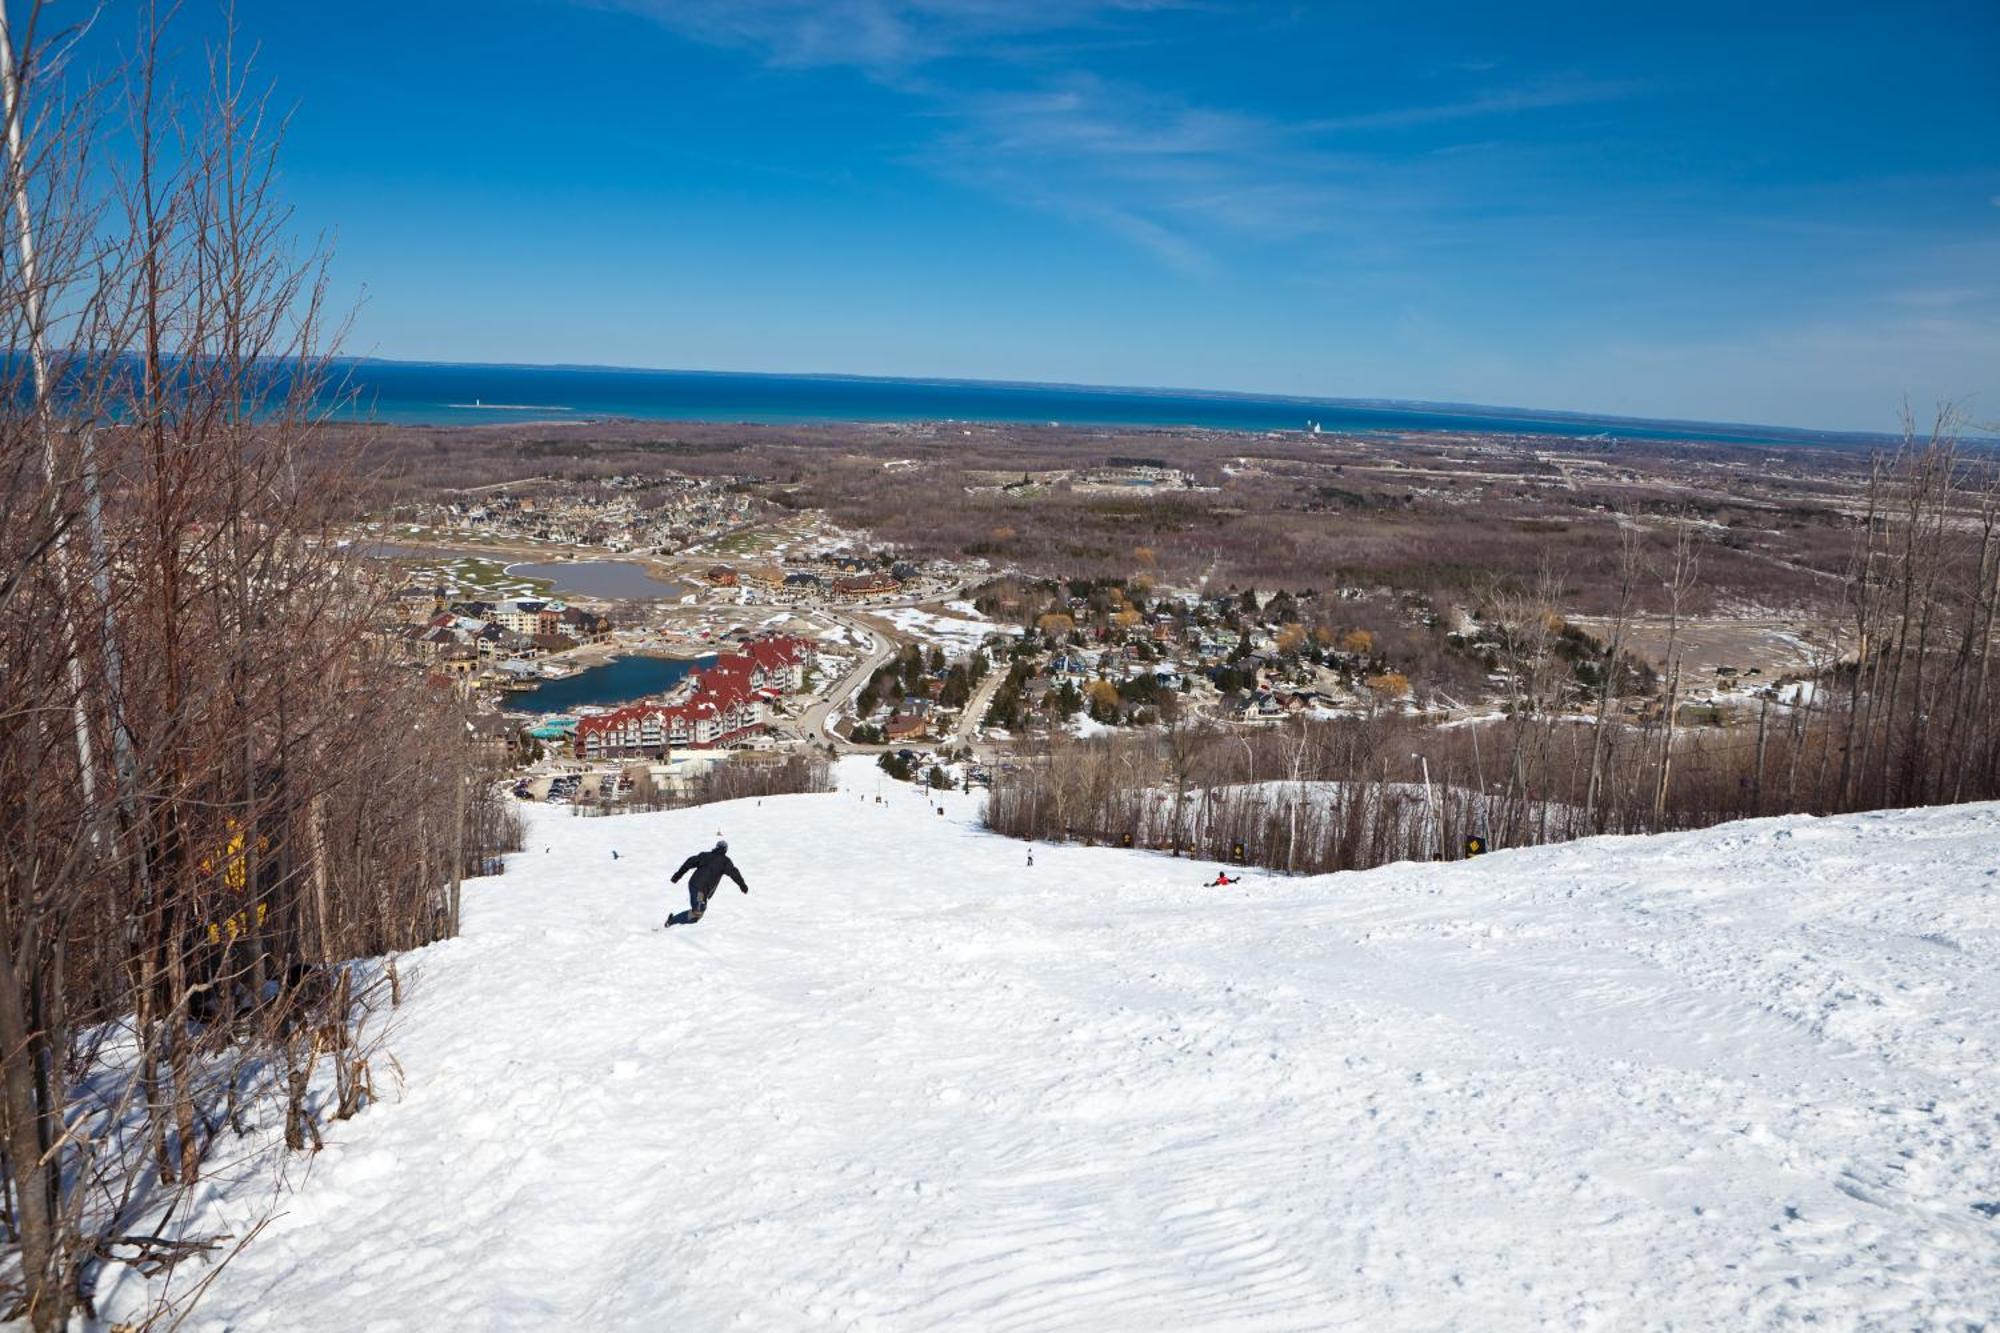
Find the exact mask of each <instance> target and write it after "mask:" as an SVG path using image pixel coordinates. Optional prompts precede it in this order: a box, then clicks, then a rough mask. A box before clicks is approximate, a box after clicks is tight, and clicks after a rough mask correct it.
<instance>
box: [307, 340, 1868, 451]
mask: <svg viewBox="0 0 2000 1333" xmlns="http://www.w3.org/2000/svg"><path fill="white" fill-rule="evenodd" d="M334 379H335V381H336V386H335V392H337V393H338V395H339V401H335V402H329V404H328V408H329V411H330V414H331V415H332V416H333V417H335V418H336V419H340V418H346V419H349V420H355V421H372V422H375V423H379V424H383V425H406V426H413V427H427V428H448V427H451V426H456V425H474V424H477V423H479V422H481V421H487V420H491V419H492V418H493V417H494V416H495V415H496V414H497V415H504V416H507V417H508V418H510V419H512V420H517V421H522V422H524V423H526V422H529V421H532V420H534V419H535V418H536V417H538V416H539V417H542V418H545V419H548V420H549V421H550V424H551V425H554V424H557V423H558V422H564V423H573V422H576V421H578V420H582V419H595V420H631V421H644V422H658V423H676V422H678V423H687V424H693V423H708V424H745V425H748V424H756V425H770V426H806V425H815V426H818V425H858V426H867V427H893V426H896V425H929V426H934V427H935V426H946V427H949V426H963V427H966V428H973V427H981V426H994V427H1004V426H1014V427H1022V428H1037V429H1044V428H1051V427H1054V428H1070V429H1082V430H1133V431H1147V430H1155V431H1157V430H1166V431H1226V432H1230V433H1237V434H1267V433H1284V434H1290V435H1300V434H1311V433H1313V432H1314V431H1315V430H1318V431H1320V432H1322V433H1325V434H1329V435H1343V434H1365V433H1387V434H1484V435H1540V436H1553V437H1558V438H1566V439H1571V440H1602V441H1604V442H1606V443H1611V442H1615V441H1617V440H1620V439H1630V440H1650V441H1664V442H1686V443H1717V444H1742V445H1753V446H1754V445H1770V446H1780V447H1782V446H1787V445H1816V444H1824V445H1836V446H1850V447H1851V446H1856V445H1860V446H1867V447H1882V446H1886V445H1892V444H1893V443H1894V442H1895V438H1896V437H1894V436H1893V435H1889V434H1886V433H1879V432H1865V431H1852V430H1847V431H1841V430H1814V429H1809V428H1798V427H1791V426H1764V425H1756V424H1745V423H1735V422H1703V421H1691V420H1686V419H1652V418H1638V417H1630V416H1623V415H1614V414H1594V413H1580V412H1573V411H1568V410H1558V409H1542V410H1536V409H1524V408H1514V407H1489V406H1483V405H1473V404H1458V403H1430V402H1416V401H1408V400H1392V399H1380V398H1306V397H1299V396H1296V395H1288V394H1261V395H1260V394H1253V393H1242V392H1236V391H1224V390H1200V389H1139V388H1125V387H1119V386H1084V385H1065V384H1034V383H1024V382H1020V381H982V380H956V379H901V378H889V377H878V378H871V377H863V376H844V375H784V374H771V373H762V372H746V371H687V370H628V369H618V368H599V367H577V366H510V365H480V364H458V363H444V362H404V361H383V360H365V361H344V362H337V363H336V364H335V370H334Z"/></svg>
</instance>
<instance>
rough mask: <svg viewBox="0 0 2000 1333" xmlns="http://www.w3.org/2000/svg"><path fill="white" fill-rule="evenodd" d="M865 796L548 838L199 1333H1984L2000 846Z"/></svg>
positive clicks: (442, 976)
mask: <svg viewBox="0 0 2000 1333" xmlns="http://www.w3.org/2000/svg"><path fill="white" fill-rule="evenodd" d="M842 775H843V779H844V781H845V782H847V783H848V784H849V785H848V787H847V789H845V790H843V791H841V792H839V793H836V794H829V795H818V796H797V797H784V798H766V799H765V800H763V801H762V802H761V803H759V802H753V801H743V802H735V803H732V804H729V805H724V806H711V807H706V808H702V809H697V810H691V811H676V812H667V813H662V814H651V815H628V816H622V817H617V818H608V819H589V820H585V819H573V818H568V817H565V816H562V815H559V814H556V813H553V812H545V811H539V810H537V811H534V812H532V814H531V816H530V818H531V819H532V821H533V822H532V825H531V830H530V834H529V837H530V846H529V849H528V851H527V852H525V853H523V854H521V855H518V856H515V857H513V858H511V860H510V864H509V871H508V873H507V874H506V875H505V876H502V877H499V878H495V879H490V880H481V881H473V882H471V883H469V884H468V885H467V888H466V930H465V934H464V936H463V937H462V938H460V939H458V940H455V941H451V942H448V943H445V944H441V945H437V946H434V947H432V948H429V949H426V950H423V951H421V952H419V953H415V954H411V955H407V956H406V957H405V958H404V960H403V970H404V975H405V977H406V978H408V980H409V988H410V995H409V998H408V1000H407V1001H406V1004H405V1006H404V1008H403V1010H402V1011H401V1014H400V1020H399V1029H398V1031H397V1032H396V1033H395V1036H394V1039H393V1050H394V1053H395V1056H396V1059H397V1062H398V1063H399V1065H400V1067H401V1069H402V1071H403V1072H404V1074H405V1076H406V1081H405V1082H404V1083H403V1086H402V1088H401V1091H400V1094H395V1095H392V1096H391V1097H390V1098H389V1099H388V1100H385V1101H384V1102H382V1103H380V1104H378V1105H376V1106H374V1107H372V1108H370V1109H369V1110H367V1111H365V1112H364V1113H363V1114H361V1115H360V1116H359V1117H357V1118H356V1119H354V1120H352V1121H350V1122H347V1123H344V1124H336V1125H334V1126H333V1127H332V1131H331V1139H332V1142H331V1146H330V1147H329V1148H328V1150H327V1151H326V1152H325V1153H324V1154H322V1155H321V1156H320V1157H319V1158H318V1159H317V1161H316V1162H315V1163H314V1164H313V1166H312V1168H311V1170H310V1172H309V1173H308V1172H294V1179H293V1182H292V1184H291V1186H290V1188H289V1192H288V1193H287V1194H286V1195H285V1197H284V1198H283V1199H282V1204H281V1206H282V1213H281V1215H280V1216H279V1217H278V1218H277V1219H276V1220H275V1221H274V1222H273V1223H272V1224H271V1225H270V1227H269V1228H268V1229H267V1230H266V1231H265V1232H264V1233H263V1234H262V1235H261V1236H259V1237H258V1238H257V1239H256V1240H255V1241H254V1242H253V1243H252V1244H251V1245H250V1246H249V1248H248V1249H247V1250H246V1251H245V1253H244V1254H243V1255H242V1256H241V1257H240V1258H239V1259H238V1260H237V1261H236V1262H235V1263H234V1264H233V1265H232V1266H231V1267H229V1268H228V1269H227V1270H225V1271H224V1272H223V1274H222V1276H221V1277H220V1279H219V1280H218V1281H217V1283H216V1285H215V1287H214V1289H213V1291H212V1292H211V1294H210V1297H209V1299H208V1301H207V1302H206V1303H205V1304H204V1305H202V1306H201V1307H200V1309H199V1311H198V1313H197V1315H196V1317H195V1318H194V1319H193V1320H192V1321H191V1322H190V1324H189V1325H188V1327H191V1328H198V1329H212V1330H222V1329H230V1330H250V1329H283V1330H288V1331H291V1330H302V1331H313V1330H327V1331H329V1333H331V1331H332V1330H342V1331H343V1333H344V1331H345V1330H350V1329H355V1328H369V1329H380V1330H397V1329H409V1330H422V1331H423V1333H431V1331H433V1330H438V1329H452V1330H485V1329H537V1330H547V1329H593V1330H594V1329H663V1328H667V1329H718V1328H732V1327H734V1328H754V1329H759V1330H772V1329H800V1328H853V1329H922V1328H953V1327H960V1328H1005V1329H1071V1328H1101V1329H1149V1330H1150V1329H1161V1328H1173V1329H1184V1328H1205V1329H1258V1330H1263V1329H1320V1328H1327V1327H1330V1326H1342V1327H1347V1326H1351V1327H1356V1328H1381V1327H1389V1326H1395V1327H1411V1328H1436V1327H1461V1328H1479V1329H1512V1328H1541V1327H1562V1328H1577V1327H1598V1328H1630V1327H1638V1326H1674V1327H1680V1328H1715V1329H1741V1328H1753V1327H1771V1326H1774V1325H1777V1326H1789V1325H1793V1324H1805V1323H1818V1324H1824V1325H1827V1326H1832V1327H1855V1326H1868V1327H1896V1328H1915V1327H1952V1326H1961V1325H1962V1326H1971V1325H1974V1324H1977V1323H1978V1322H1980V1321H1982V1320H1990V1319H1991V1318H1992V1317H1993V1315H1994V1310H1995V1300H1996V1290H2000V1288H1996V1275H2000V1218H1996V1217H1995V1215H1994V1214H1995V1213H1996V1212H2000V1152H1996V1151H1995V1149H1996V1144H1995V1138H1996V1130H1997V1129H2000V1079H1996V1078H1995V1073H1994V1071H1995V1068H1996V1057H1997V1056H2000V1049H1996V1043H2000V870H1996V868H1995V867H1996V860H2000V857H1996V852H1995V848H1996V846H2000V806H1995V805H1984V806H1970V807H1959V808H1954V809H1942V810H1927V811H1914V812H1905V813H1893V814H1882V815H1866V816H1854V817H1846V818H1839V819H1825V820H1814V819H1809V818H1789V819H1777V820H1764V821H1758V822H1754V823H1746V824H1738V825H1731V826H1726V827H1723V828H1718V829H1714V830H1709V831H1706V832H1701V833H1693V834H1683V835H1676V836H1671V837H1660V838H1650V839H1643V838H1620V839H1596V840H1592V841H1588V842H1582V843H1575V844H1570V845H1568V846H1563V847H1555V848H1543V849H1536V850H1525V851H1514V852H1497V853H1494V854H1492V855H1489V856H1486V857H1484V858H1481V859H1480V860H1478V861H1476V862H1470V863H1453V864H1446V865H1397V866H1389V867H1384V868H1382V869H1380V870H1376V871H1371V872H1367V873H1363V874H1348V875H1338V876H1327V877H1319V878H1304V879H1294V880H1287V879H1285V878H1283V877H1280V876H1275V875H1269V874H1264V873H1260V872H1256V871H1249V872H1246V873H1245V874H1244V878H1243V881H1242V883H1241V884H1240V885H1238V886H1236V887H1234V888H1230V889H1221V890H1216V889H1204V888H1202V887H1200V885H1201V884H1202V882H1203V881H1204V880H1207V879H1209V878H1211V877H1212V875H1213V867H1212V866H1210V865H1206V864H1191V863H1188V862H1183V861H1176V860H1172V859H1168V858H1165V857H1161V856H1158V855H1151V854H1146V853H1141V852H1124V851H1117V850H1111V849H1085V848H1080V847H1071V846H1063V847H1038V848H1036V849H1035V855H1034V865H1033V866H1032V868H1030V867H1029V866H1027V865H1026V864H1025V861H1026V849H1025V848H1024V846H1023V845H1022V844H1021V843H1019V842H1014V841H1008V840H1003V839H999V838H995V837H993V836H991V835H988V834H986V833H984V832H983V831H981V830H980V829H979V827H978V823H977V812H978V806H979V802H980V800H981V798H980V797H979V796H977V795H973V796H965V795H961V794H958V793H953V792H941V793H937V794H935V795H933V796H928V797H927V796H926V795H924V794H921V793H919V792H917V791H916V790H915V789H913V788H909V787H906V786H902V785H900V784H895V783H888V784H884V783H882V780H881V775H880V774H879V773H878V772H876V771H875V769H874V768H873V767H872V766H870V765H868V764H867V763H866V761H859V762H857V761H848V762H847V763H845V764H843V766H842ZM882 790H886V799H885V801H884V802H883V803H877V801H876V795H877V792H878V791H882ZM940 808H941V809H942V810H943V811H944V813H943V815H942V816H941V815H939V814H938V813H937V811H938V809H940ZM718 833H721V834H723V835H725V836H727V837H728V838H729V840H730V845H731V851H732V855H733V856H734V857H735V858H736V860H737V863H738V864H739V865H740V866H741V867H742V868H743V871H744V873H745V875H746V876H747V878H748V880H749V883H750V886H751V889H752V892H751V894H750V896H748V897H747V898H746V897H742V896H740V895H738V894H737V893H736V892H734V890H733V887H732V886H730V885H728V884H727V883H725V885H724V887H723V892H722V894H721V895H720V897H719V898H718V900H717V901H716V902H715V903H714V905H713V906H712V907H711V908H710V910H709V913H708V916H707V918H706V920H704V921H703V922H702V923H701V924H700V925H698V926H696V927H693V928H686V929H676V930H672V931H667V932H664V933H661V932H659V931H657V930H655V929H654V927H656V926H657V924H658V923H659V921H660V920H661V919H663V918H664V917H665V916H666V915H667V913H668V912H669V911H670V910H673V909H675V908H676V907H679V906H682V905H684V899H679V898H678V896H677V894H676V892H675V891H674V890H672V889H671V888H669V887H668V886H667V885H666V884H665V882H664V881H665V879H666V875H667V874H668V873H669V872H670V871H671V869H672V868H673V867H674V866H676V865H678V864H679V862H680V860H681V858H682V857H683V856H685V855H686V854H687V853H688V852H689V851H691V850H694V849H696V848H699V847H703V846H706V845H708V844H709V843H710V842H712V841H713V840H714V838H715V837H716V835H717V834H718ZM544 848H546V849H547V850H546V851H544ZM614 848H615V849H616V850H617V851H618V852H619V853H620V856H619V858H618V859H617V860H615V861H614V860H613V859H612V857H611V852H612V850H613V849H614ZM250 1203H251V1200H249V1199H247V1198H244V1199H235V1200H231V1199H224V1198H217V1199H214V1200H212V1201H211V1204H210V1211H209V1212H208V1214H207V1215H206V1217H205V1219H203V1220H207V1221H219V1220H223V1219H229V1218H232V1217H233V1218H234V1219H235V1220H236V1221H237V1222H239V1223H240V1220H241V1215H242V1212H243V1210H244V1209H247V1208H248V1207H249V1206H250ZM232 1208H233V1209H235V1210H236V1211H235V1212H234V1213H233V1214H232V1213H231V1211H230V1210H231V1209H232ZM113 1304H114V1306H115V1304H116V1302H114V1303H113ZM104 1313H105V1314H106V1315H107V1316H109V1317H117V1313H118V1312H117V1310H116V1309H115V1308H112V1309H106V1310H105V1311H104Z"/></svg>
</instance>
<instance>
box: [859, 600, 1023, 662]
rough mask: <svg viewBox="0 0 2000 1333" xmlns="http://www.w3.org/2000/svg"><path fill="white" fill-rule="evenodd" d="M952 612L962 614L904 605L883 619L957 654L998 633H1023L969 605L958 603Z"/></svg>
mask: <svg viewBox="0 0 2000 1333" xmlns="http://www.w3.org/2000/svg"><path fill="white" fill-rule="evenodd" d="M951 609H952V610H954V611H958V612H959V613H960V614H958V615H953V616H946V615H939V614H938V613H937V612H935V611H919V610H917V609H916V608H915V607H908V606H904V607H897V608H895V609H893V610H889V611H884V612H881V616H882V618H883V619H884V620H887V621H888V622H889V623H890V624H892V625H894V626H895V627H896V628H897V629H900V630H902V631H903V632H904V633H906V634H908V635H910V636H911V637H913V638H917V639H921V640H922V641H923V642H925V643H934V644H936V645H938V646H939V647H940V648H942V649H944V650H945V652H946V653H948V654H953V655H958V654H964V653H969V652H971V651H972V650H973V649H975V648H979V647H982V646H983V645H984V644H985V643H986V640H987V639H988V638H989V637H990V636H992V635H994V634H1010V635H1014V634H1019V633H1020V632H1021V630H1020V627H1019V626H1015V625H1002V624H1000V623H999V622H998V621H993V620H988V619H986V617H984V616H982V615H980V614H979V612H978V611H977V610H976V609H974V608H973V606H972V605H971V604H970V603H968V602H954V603H952V604H951Z"/></svg>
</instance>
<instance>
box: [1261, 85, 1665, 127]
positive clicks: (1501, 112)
mask: <svg viewBox="0 0 2000 1333" xmlns="http://www.w3.org/2000/svg"><path fill="white" fill-rule="evenodd" d="M1637 91H1638V85H1637V84H1634V83H1631V82H1628V81H1622V80H1604V79H1567V80H1557V81H1553V82H1546V83H1539V84H1534V85H1530V86H1527V87H1521V88H1502V89H1498V90H1496V91H1493V92H1488V93H1482V94H1480V95H1479V96H1476V97H1465V98H1459V99H1456V100H1453V101H1446V102H1432V103H1428V104H1425V105H1419V106H1402V107H1391V108H1388V109H1386V110H1382V111H1367V112H1362V113H1360V114H1358V115H1351V116H1330V117H1326V118H1323V119H1320V120H1313V121H1308V122H1307V123H1306V124H1305V125H1303V126H1302V127H1301V128H1302V129H1305V130H1309V131H1313V132H1316V133H1342V132H1351V131H1361V130H1403V129H1415V128H1418V127H1420V126H1424V125H1441V124H1446V123H1449V122H1451V121H1460V120H1478V119H1482V118H1485V117H1489V116H1508V115H1517V114H1519V113H1521V112H1525V111H1542V110H1549V109H1552V108H1556V107H1571V106H1583V105H1586V104H1589V103H1592V102H1612V101H1617V100H1619V99H1622V98H1626V97H1630V96H1632V95H1633V94H1634V93H1635V92H1637Z"/></svg>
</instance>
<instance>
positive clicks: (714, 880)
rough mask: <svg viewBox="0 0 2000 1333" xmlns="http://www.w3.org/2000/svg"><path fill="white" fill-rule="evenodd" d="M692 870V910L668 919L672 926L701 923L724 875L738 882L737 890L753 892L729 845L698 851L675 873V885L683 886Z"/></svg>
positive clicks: (716, 845)
mask: <svg viewBox="0 0 2000 1333" xmlns="http://www.w3.org/2000/svg"><path fill="white" fill-rule="evenodd" d="M690 870H692V871H694V877H693V878H692V879H690V880H688V909H687V911H685V912H675V913H674V914H673V915H672V916H670V917H668V918H667V924H668V925H670V926H691V925H693V924H694V923H695V922H697V921H699V920H701V914H702V913H703V912H706V911H707V910H708V900H709V899H710V898H711V897H712V896H714V894H715V890H716V888H717V886H718V885H720V884H721V883H722V877H723V876H724V875H727V876H729V878H731V879H733V880H735V881H736V887H737V888H739V889H741V890H743V892H745V893H748V892H750V886H749V885H748V884H745V883H744V882H743V875H742V873H741V872H740V871H738V870H737V869H736V863H735V862H734V861H731V860H730V859H729V844H728V843H726V842H718V843H716V844H715V846H714V847H713V848H711V849H709V850H708V851H705V852H696V853H695V854H694V855H693V856H690V857H689V858H688V859H687V860H685V861H683V862H681V868H680V869H679V870H676V871H675V872H674V880H673V882H674V883H676V884H678V883H680V882H681V876H682V875H685V874H687V872H688V871H690Z"/></svg>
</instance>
